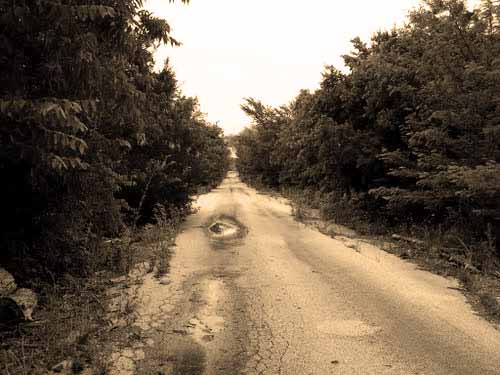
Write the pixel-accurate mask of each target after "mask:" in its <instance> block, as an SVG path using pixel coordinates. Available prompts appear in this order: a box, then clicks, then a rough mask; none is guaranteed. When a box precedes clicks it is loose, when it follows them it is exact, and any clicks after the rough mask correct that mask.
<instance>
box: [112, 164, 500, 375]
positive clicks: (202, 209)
mask: <svg viewBox="0 0 500 375" xmlns="http://www.w3.org/2000/svg"><path fill="white" fill-rule="evenodd" d="M197 206H199V211H198V212H197V213H196V214H193V215H191V216H190V217H188V219H187V221H186V223H185V224H184V226H183V229H182V232H181V233H180V234H179V236H178V238H177V247H176V250H175V255H174V256H173V258H172V263H171V271H170V275H169V277H168V280H166V281H165V280H163V282H159V281H158V280H156V279H154V278H153V277H152V276H151V277H150V276H146V278H145V282H144V283H143V285H142V286H140V287H139V289H138V300H137V307H138V308H137V315H138V318H137V319H136V321H135V323H134V326H135V328H136V329H137V331H138V332H137V336H138V337H139V339H138V341H137V342H136V343H135V344H134V345H135V346H134V345H130V347H124V348H120V349H117V352H116V353H115V354H114V357H113V362H114V363H115V364H119V363H121V362H123V363H122V365H123V366H122V369H121V370H116V371H115V373H118V374H128V373H130V374H176V375H177V374H179V375H180V374H187V375H189V374H193V375H194V374H221V375H225V374H227V375H229V374H231V375H234V374H252V375H253V374H262V375H277V374H284V375H286V374H290V375H292V374H297V375H307V374H315V375H316V374H318V375H320V374H420V375H424V374H428V375H431V374H436V375H439V374H457V375H458V374H460V375H467V374H471V375H472V374H481V375H483V374H484V375H499V374H500V365H499V364H500V333H499V331H498V330H496V329H495V328H494V327H493V326H491V325H490V324H489V323H487V322H486V321H484V320H483V319H481V318H480V317H478V316H476V315H475V314H474V313H473V311H472V310H471V308H470V306H469V305H467V303H466V301H465V297H464V296H463V295H462V294H461V293H460V292H459V291H458V290H457V287H458V285H457V283H456V281H454V280H451V279H446V278H443V277H440V276H436V275H433V274H430V273H428V272H424V271H421V270H418V269H417V267H416V266H415V265H412V264H410V263H407V262H405V261H403V260H401V259H399V258H397V257H395V256H393V255H390V254H388V253H385V252H383V251H382V250H380V249H378V248H377V247H375V246H373V245H370V244H368V243H366V242H361V241H360V242H357V243H356V251H354V250H353V249H352V248H351V247H352V246H351V247H350V246H349V241H346V240H345V239H341V238H340V239H332V238H329V237H327V236H325V235H323V234H321V233H319V232H317V231H315V230H313V229H311V228H308V227H307V226H305V225H303V224H300V223H297V222H296V221H294V220H293V218H292V217H291V209H290V206H289V205H288V204H287V203H286V201H284V200H282V199H278V198H272V197H270V196H268V195H265V194H260V193H258V192H256V191H255V190H253V189H251V188H249V187H248V186H246V185H245V184H243V183H242V182H241V181H240V180H239V178H238V176H237V174H236V173H234V172H230V173H229V175H228V177H227V178H226V180H225V181H224V182H223V184H222V185H221V186H220V187H218V188H217V189H215V190H213V191H212V192H210V193H209V194H205V195H202V196H200V197H199V198H198V200H197ZM210 228H212V229H210ZM225 230H227V232H225Z"/></svg>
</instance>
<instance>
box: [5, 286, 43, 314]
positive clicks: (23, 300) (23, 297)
mask: <svg viewBox="0 0 500 375" xmlns="http://www.w3.org/2000/svg"><path fill="white" fill-rule="evenodd" d="M11 298H12V299H13V300H14V301H16V303H17V304H18V305H19V307H20V308H21V310H23V313H24V318H25V319H26V320H33V318H32V314H33V310H34V309H35V307H36V305H37V304H38V298H37V296H36V294H35V292H33V291H32V290H30V289H26V288H20V289H18V290H16V291H15V292H14V294H12V295H11Z"/></svg>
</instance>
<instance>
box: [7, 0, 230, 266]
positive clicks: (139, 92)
mask: <svg viewBox="0 0 500 375" xmlns="http://www.w3.org/2000/svg"><path fill="white" fill-rule="evenodd" d="M141 7H142V3H141V0H118V1H117V0H98V1H93V0H90V1H89V0H84V1H83V0H39V1H26V2H13V1H6V0H0V180H1V181H2V183H1V185H0V206H1V207H2V210H1V214H0V217H1V218H2V222H1V226H2V230H1V235H0V249H1V257H2V259H3V260H4V261H5V260H9V261H12V260H13V259H19V258H20V259H25V258H26V257H25V255H30V257H28V258H30V259H33V258H35V259H38V260H39V261H40V260H41V261H42V262H41V264H43V265H44V267H46V269H47V272H49V271H50V272H54V271H59V272H60V271H74V272H87V271H88V269H90V268H91V267H92V266H93V264H92V262H98V261H100V260H101V258H102V257H100V256H99V254H100V243H101V241H102V239H103V238H104V237H114V236H117V235H119V234H120V233H121V232H122V231H123V229H124V228H125V227H126V225H136V224H137V223H141V222H147V221H151V220H152V213H153V209H154V207H155V206H156V205H158V204H161V205H163V206H165V208H166V212H174V211H176V212H178V211H183V210H186V209H187V208H188V206H189V203H190V200H189V195H190V194H192V193H194V192H195V191H196V190H197V189H198V188H199V187H200V186H206V185H213V184H215V183H217V182H218V181H220V180H221V179H222V177H223V175H224V173H225V169H226V168H227V150H226V147H225V144H224V140H223V137H222V131H221V129H220V128H218V127H217V126H215V125H211V124H209V123H207V122H206V121H205V120H204V118H203V116H202V115H201V114H200V113H199V110H198V109H197V103H196V100H195V99H192V98H186V97H184V96H182V94H181V93H180V91H179V89H178V87H177V83H176V80H175V76H174V73H173V71H172V70H171V68H170V67H169V65H168V62H167V63H166V65H165V68H164V69H163V71H161V72H160V73H156V72H154V71H153V65H154V61H153V57H152V51H153V50H154V48H155V47H156V46H157V45H158V44H159V43H170V44H172V45H178V43H177V42H176V41H175V40H174V39H172V37H171V36H170V29H169V25H168V24H167V22H166V21H164V20H162V19H158V18H156V17H154V16H153V15H152V14H150V13H148V12H147V11H144V10H141V9H142V8H141Z"/></svg>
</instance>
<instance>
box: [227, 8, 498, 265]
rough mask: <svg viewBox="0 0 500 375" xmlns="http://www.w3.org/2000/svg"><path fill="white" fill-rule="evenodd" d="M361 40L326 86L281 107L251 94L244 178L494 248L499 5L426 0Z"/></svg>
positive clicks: (240, 144)
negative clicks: (403, 18) (394, 23)
mask: <svg viewBox="0 0 500 375" xmlns="http://www.w3.org/2000/svg"><path fill="white" fill-rule="evenodd" d="M352 44H353V52H351V53H350V54H348V55H346V56H343V59H344V62H345V65H346V66H347V68H348V72H346V73H343V72H341V71H339V70H337V69H335V68H334V67H333V66H327V67H326V68H325V70H324V72H323V74H322V80H321V84H320V88H319V89H317V90H316V91H314V92H310V91H307V90H302V91H301V92H300V93H299V94H298V95H297V97H296V98H295V99H294V100H293V101H292V102H291V103H289V104H286V105H283V106H280V107H278V108H273V107H270V106H267V105H265V104H263V103H262V102H261V101H259V100H255V99H253V98H248V99H246V101H245V103H244V104H243V105H242V109H243V110H244V111H245V112H246V114H247V115H248V116H250V118H251V119H252V120H253V125H252V126H251V127H249V128H246V129H245V130H243V131H242V132H241V133H240V134H239V135H238V137H237V139H236V140H235V143H236V146H237V151H238V156H239V160H238V168H239V171H240V174H241V175H242V177H243V178H244V179H245V180H247V181H259V182H260V183H263V184H265V185H268V186H272V187H275V188H290V187H292V188H298V189H302V190H309V191H314V192H319V193H320V194H321V195H322V196H323V197H326V198H325V199H326V200H325V201H324V205H325V206H326V208H327V210H329V211H330V212H329V214H330V215H332V216H335V214H336V212H338V211H339V210H341V206H342V205H346V204H347V205H349V206H350V207H351V208H352V209H354V210H355V212H357V213H358V214H359V215H363V216H364V217H367V218H368V219H369V220H371V221H379V220H382V221H383V222H384V224H385V225H389V226H396V225H398V226H401V225H403V226H410V225H414V224H417V225H424V224H425V225H427V226H428V227H433V228H436V229H437V228H439V229H441V230H443V231H447V230H451V229H452V228H453V229H454V232H456V233H459V234H460V240H459V241H461V242H463V240H464V239H465V240H466V242H465V243H463V245H464V246H466V247H467V246H469V244H470V243H471V241H479V242H482V243H487V244H488V248H489V249H491V248H492V241H494V237H495V236H496V237H497V238H498V237H499V227H500V225H499V220H500V165H499V160H500V96H499V93H500V58H499V57H500V3H499V2H497V1H493V0H483V1H482V2H481V4H480V6H478V7H477V8H475V9H474V10H470V9H469V8H468V7H467V4H466V2H465V1H464V0H425V1H422V3H421V5H420V6H419V7H418V8H416V9H414V10H412V11H411V12H410V13H409V15H408V18H407V20H406V22H405V24H404V25H403V26H400V27H395V28H393V29H392V30H390V31H379V32H377V33H375V34H374V35H373V36H372V38H371V40H370V42H369V43H365V42H363V41H362V40H361V39H359V38H355V39H353V41H352ZM498 242H499V241H497V245H496V246H497V249H498ZM497 251H498V250H497ZM498 254H499V255H500V252H499V253H498Z"/></svg>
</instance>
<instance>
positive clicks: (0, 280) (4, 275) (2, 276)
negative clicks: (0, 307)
mask: <svg viewBox="0 0 500 375" xmlns="http://www.w3.org/2000/svg"><path fill="white" fill-rule="evenodd" d="M16 289H17V285H16V281H15V280H14V276H12V275H11V274H10V273H9V272H8V271H7V270H5V269H3V268H0V297H7V296H9V295H10V294H12V293H14V292H15V291H16Z"/></svg>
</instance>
